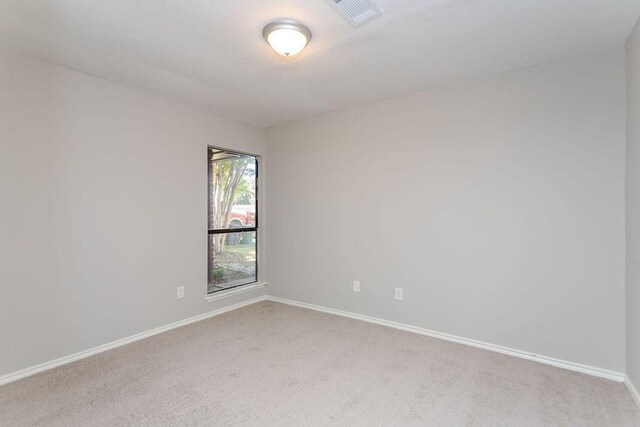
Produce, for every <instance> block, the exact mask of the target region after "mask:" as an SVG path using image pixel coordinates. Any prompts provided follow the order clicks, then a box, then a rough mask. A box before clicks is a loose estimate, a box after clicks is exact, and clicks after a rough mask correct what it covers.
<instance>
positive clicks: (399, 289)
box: [396, 288, 402, 301]
mask: <svg viewBox="0 0 640 427" xmlns="http://www.w3.org/2000/svg"><path fill="white" fill-rule="evenodd" d="M396 299H397V300H398V301H402V288H396Z"/></svg>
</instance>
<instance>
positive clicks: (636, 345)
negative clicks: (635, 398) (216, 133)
mask: <svg viewBox="0 0 640 427" xmlns="http://www.w3.org/2000/svg"><path fill="white" fill-rule="evenodd" d="M626 196H627V375H629V378H630V379H631V381H632V382H633V384H634V385H635V387H636V389H638V390H640V24H637V25H636V28H635V30H634V31H633V33H632V34H631V36H630V37H629V40H628V41H627V185H626Z"/></svg>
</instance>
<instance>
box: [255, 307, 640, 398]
mask: <svg viewBox="0 0 640 427" xmlns="http://www.w3.org/2000/svg"><path fill="white" fill-rule="evenodd" d="M267 300H269V301H273V302H279V303H282V304H288V305H293V306H296V307H302V308H308V309H311V310H316V311H321V312H323V313H329V314H335V315H337V316H343V317H349V318H351V319H356V320H362V321H364V322H369V323H374V324H376V325H382V326H388V327H390V328H395V329H400V330H403V331H407V332H413V333H416V334H420V335H426V336H429V337H433V338H439V339H443V340H446V341H452V342H455V343H458V344H464V345H469V346H472V347H477V348H482V349H484V350H489V351H495V352H496V353H502V354H507V355H509V356H515V357H519V358H521V359H526V360H532V361H534V362H540V363H544V364H545V365H551V366H556V367H558V368H564V369H569V370H571V371H576V372H581V373H583V374H588V375H593V376H594V377H600V378H607V379H610V380H613V381H618V382H624V381H625V375H624V374H623V373H620V372H615V371H609V370H607V369H601V368H596V367H593V366H588V365H583V364H580V363H574V362H568V361H565V360H560V359H555V358H553V357H547V356H540V355H537V354H533V353H528V352H525V351H521V350H516V349H513V348H508V347H503V346H500V345H495V344H490V343H486V342H482V341H476V340H472V339H469V338H463V337H458V336H455V335H450V334H445V333H442V332H435V331H430V330H428V329H424V328H419V327H417V326H411V325H405V324H402V323H397V322H392V321H389V320H384V319H378V318H376V317H371V316H365V315H362V314H356V313H351V312H348V311H342V310H335V309H332V308H327V307H322V306H319V305H313V304H307V303H304V302H299V301H294V300H290V299H285V298H278V297H273V296H270V295H268V296H267ZM627 384H628V385H629V384H630V383H627ZM632 387H633V386H632ZM636 396H637V394H636Z"/></svg>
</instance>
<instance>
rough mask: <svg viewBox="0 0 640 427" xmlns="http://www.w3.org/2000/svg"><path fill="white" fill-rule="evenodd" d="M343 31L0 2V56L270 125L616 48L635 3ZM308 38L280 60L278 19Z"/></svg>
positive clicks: (448, 1)
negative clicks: (272, 41) (275, 41)
mask: <svg viewBox="0 0 640 427" xmlns="http://www.w3.org/2000/svg"><path fill="white" fill-rule="evenodd" d="M376 4H377V5H378V6H380V8H381V9H382V10H383V11H384V14H383V16H382V17H380V18H377V19H376V20H374V21H372V22H369V23H367V24H365V25H363V26H362V27H360V28H353V27H351V26H350V25H349V24H348V23H347V22H346V21H345V20H344V19H343V18H342V17H341V16H340V15H338V14H337V12H336V11H335V10H334V9H333V8H332V7H331V6H330V5H329V4H328V3H327V1H326V0H227V1H220V0H189V1H187V0H39V1H38V0H2V1H0V47H3V48H9V49H12V50H17V51H20V52H22V53H25V54H28V55H31V56H34V57H38V58H41V59H44V60H47V61H50V62H54V63H58V64H61V65H65V66H68V67H71V68H75V69H78V70H81V71H84V72H87V73H91V74H95V75H98V76H102V77H105V78H108V79H111V80H115V81H119V82H122V83H125V84H127V85H130V86H135V87H138V88H140V89H143V90H146V91H149V92H153V93H157V94H160V95H166V96H170V97H173V98H177V99H180V100H182V101H185V102H188V103H190V104H194V105H197V106H200V107H203V108H205V109H207V110H210V111H213V112H217V113H220V114H223V115H225V116H228V117H232V118H235V119H239V120H242V121H246V122H249V123H253V124H255V125H258V126H270V125H274V124H277V123H281V122H284V121H290V120H294V119H299V118H303V117H308V116H312V115H315V114H319V113H323V112H326V111H330V110H335V109H338V108H342V107H346V106H349V105H354V104H359V103H364V102H368V101H373V100H377V99H383V98H388V97H392V96H395V95H400V94H404V93H410V92H415V91H418V90H423V89H428V88H431V87H436V86H441V85H444V84H447V83H451V82H454V81H458V80H462V79H467V78H472V77H476V76H481V75H486V74H490V73H496V72H503V71H507V70H511V69H516V68H521V67H526V66H530V65H534V64H539V63H544V62H549V61H554V60H557V59H561V58H564V57H569V56H576V55H580V54H583V53H586V52H590V51H596V50H601V49H607V48H612V47H617V46H622V44H623V43H624V41H625V39H626V37H627V35H628V34H629V32H630V31H631V28H632V26H633V24H634V22H635V21H636V19H637V17H638V15H640V0H377V1H376ZM279 17H280V18H284V17H286V18H294V19H298V20H300V21H302V22H304V23H305V24H307V25H308V26H309V27H310V28H311V30H312V31H313V40H312V42H311V43H310V44H309V46H308V47H307V48H306V49H305V50H304V51H303V52H302V53H301V54H300V55H298V56H295V57H292V58H283V57H280V56H278V55H277V54H275V53H274V52H273V51H272V50H271V49H270V48H269V47H268V45H266V43H265V42H264V40H263V39H262V35H261V31H262V27H263V26H264V25H265V24H266V23H267V22H269V21H270V20H272V19H274V18H279Z"/></svg>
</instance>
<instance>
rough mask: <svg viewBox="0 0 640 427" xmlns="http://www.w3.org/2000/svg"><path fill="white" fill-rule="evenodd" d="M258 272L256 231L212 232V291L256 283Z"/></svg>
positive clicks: (210, 255) (210, 274)
mask: <svg viewBox="0 0 640 427" xmlns="http://www.w3.org/2000/svg"><path fill="white" fill-rule="evenodd" d="M214 248H218V249H217V250H214ZM256 273H257V271H256V232H255V231H245V232H243V233H222V234H210V235H209V288H208V292H215V291H220V290H223V289H228V288H232V287H234V286H239V285H244V284H246V283H251V282H255V281H257V275H256Z"/></svg>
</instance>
